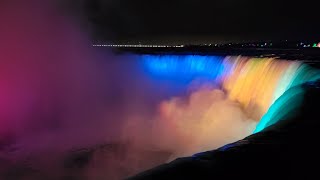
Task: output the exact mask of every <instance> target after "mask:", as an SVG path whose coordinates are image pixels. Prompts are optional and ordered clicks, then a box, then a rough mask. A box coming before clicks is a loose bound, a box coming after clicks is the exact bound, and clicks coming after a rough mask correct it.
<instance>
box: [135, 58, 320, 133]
mask: <svg viewBox="0 0 320 180" xmlns="http://www.w3.org/2000/svg"><path fill="white" fill-rule="evenodd" d="M141 58H142V59H143V62H144V64H145V67H146V70H147V71H148V72H149V73H151V74H153V75H155V76H157V77H160V78H168V79H171V80H179V81H183V82H186V83H190V82H192V81H193V80H195V79H198V78H202V79H203V78H204V79H206V82H205V83H213V84H218V85H219V87H220V88H221V89H222V90H224V91H226V92H227V95H228V98H229V99H230V100H232V101H235V102H239V103H240V104H241V105H242V108H243V109H244V110H245V112H246V113H247V114H248V116H249V117H250V118H252V119H254V120H255V121H257V122H259V121H260V119H261V118H262V121H261V122H260V123H259V124H258V125H257V129H256V131H255V132H259V131H261V130H263V129H264V128H265V127H266V126H267V124H268V122H269V121H271V118H270V117H274V115H275V112H276V109H277V107H281V105H283V104H284V103H287V102H289V97H292V96H294V95H295V94H299V93H298V92H299V91H298V92H294V93H290V95H286V96H285V97H282V98H280V97H281V96H282V95H283V94H284V93H285V92H286V91H288V90H289V89H290V88H292V87H295V86H297V85H300V84H303V83H305V82H307V81H314V80H317V79H319V78H320V73H319V72H318V70H316V69H314V68H311V67H309V66H308V65H305V64H303V63H302V62H299V61H289V60H276V59H271V58H248V57H241V56H239V57H217V56H201V55H143V56H142V57H141ZM292 91H294V90H292ZM279 98H280V99H279ZM277 99H279V101H277V103H275V101H276V100H277ZM274 103H275V104H274ZM272 104H274V106H272V108H270V107H271V105H272ZM280 104H281V105H280ZM288 106H290V104H288ZM269 108H270V112H268V110H269ZM288 109H290V107H288ZM291 109H292V108H291ZM267 112H268V113H267ZM266 113H267V114H266ZM264 115H265V116H264ZM279 116H280V115H279Z"/></svg>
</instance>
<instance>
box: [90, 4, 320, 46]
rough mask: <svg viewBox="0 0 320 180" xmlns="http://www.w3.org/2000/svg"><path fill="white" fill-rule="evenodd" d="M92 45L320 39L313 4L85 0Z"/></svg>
mask: <svg viewBox="0 0 320 180" xmlns="http://www.w3.org/2000/svg"><path fill="white" fill-rule="evenodd" d="M86 5H87V8H86V13H87V15H88V19H89V26H90V28H91V30H92V32H93V36H94V40H110V41H112V42H126V41H135V42H138V41H143V42H144V43H155V42H157V43H158V44H186V43H188V42H189V43H193V44H199V43H223V42H244V41H254V40H284V39H289V40H302V39H310V40H312V39H320V33H319V32H320V31H319V29H320V24H319V23H318V16H319V15H318V12H319V11H318V6H317V1H313V0H304V1H299V2H296V1H292V0H291V1H289V0H268V1H266V0H259V1H254V0H219V1H217V0H201V1H200V0H154V1H152V0H135V1H132V0H131V1H130V0H87V4H86Z"/></svg>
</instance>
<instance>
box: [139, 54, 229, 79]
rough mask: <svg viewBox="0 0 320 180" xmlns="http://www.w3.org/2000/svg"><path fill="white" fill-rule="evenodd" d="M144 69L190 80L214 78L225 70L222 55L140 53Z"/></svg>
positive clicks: (158, 74) (162, 75) (152, 72)
mask: <svg viewBox="0 0 320 180" xmlns="http://www.w3.org/2000/svg"><path fill="white" fill-rule="evenodd" d="M141 58H142V60H143V63H144V66H145V68H146V70H147V71H148V72H149V73H150V74H152V75H154V76H157V77H160V78H168V79H172V80H186V81H190V80H193V79H195V78H206V79H210V80H215V79H218V78H220V77H221V76H222V75H223V74H224V73H225V71H226V68H225V67H224V64H223V59H224V58H223V57H218V56H200V55H180V56H179V55H142V57H141Z"/></svg>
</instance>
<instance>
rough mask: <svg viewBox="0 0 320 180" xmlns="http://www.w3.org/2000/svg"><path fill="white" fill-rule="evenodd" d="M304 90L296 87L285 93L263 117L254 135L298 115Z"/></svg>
mask: <svg viewBox="0 0 320 180" xmlns="http://www.w3.org/2000/svg"><path fill="white" fill-rule="evenodd" d="M303 94H304V89H303V88H302V87H301V86H296V87H293V88H291V89H289V90H288V91H287V92H285V93H284V94H283V95H282V96H281V97H280V98H279V99H278V100H277V101H276V102H275V103H274V104H273V105H272V106H271V107H270V109H269V110H268V112H267V113H266V114H265V115H264V116H263V117H262V119H261V121H260V122H259V124H258V125H257V127H256V130H255V131H254V133H258V132H260V131H262V130H263V129H265V128H267V127H269V126H271V125H273V124H275V123H277V122H279V121H281V120H285V119H289V118H290V117H293V116H294V115H295V114H297V113H298V111H299V109H300V105H301V103H302V100H303Z"/></svg>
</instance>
